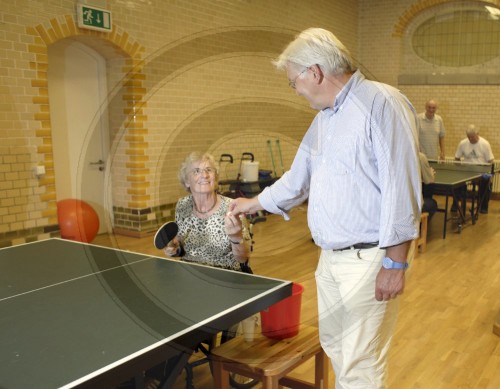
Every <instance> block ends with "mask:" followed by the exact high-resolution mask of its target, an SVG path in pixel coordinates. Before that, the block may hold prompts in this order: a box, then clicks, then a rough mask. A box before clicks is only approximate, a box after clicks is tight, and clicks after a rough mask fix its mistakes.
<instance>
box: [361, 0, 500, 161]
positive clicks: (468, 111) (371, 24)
mask: <svg viewBox="0 0 500 389" xmlns="http://www.w3.org/2000/svg"><path fill="white" fill-rule="evenodd" d="M487 3H490V4H491V5H495V6H497V7H498V6H500V1H498V0H495V1H487V2H483V1H481V2H479V1H466V2H456V1H446V0H418V1H412V0H401V1H393V0H378V1H370V0H361V1H360V2H359V10H360V14H359V15H360V30H359V39H360V41H359V46H358V52H359V53H360V54H359V60H360V62H361V64H362V65H363V66H362V67H365V68H367V70H368V72H367V73H368V75H372V77H373V78H375V79H377V80H379V81H382V82H386V83H388V84H391V85H394V86H396V87H398V86H399V88H400V89H401V90H402V92H403V93H405V94H406V95H407V97H408V98H409V99H410V101H411V102H412V103H413V105H414V106H415V108H416V110H417V111H418V112H423V111H424V105H425V102H426V101H427V100H429V99H435V100H436V101H437V102H438V112H437V113H438V114H439V115H441V116H442V117H443V120H444V123H445V127H446V131H447V135H446V139H445V147H446V155H447V156H450V157H453V156H454V153H455V150H456V147H457V146H458V143H459V141H460V140H462V139H464V138H465V130H466V129H467V126H468V125H469V124H472V123H473V124H475V125H476V127H478V128H479V129H480V135H481V136H483V137H484V138H485V139H487V140H488V141H489V142H490V144H491V146H492V149H493V153H494V154H495V156H496V158H497V159H500V127H499V125H498V123H500V110H499V109H498V107H497V106H498V101H500V88H499V85H498V84H495V85H460V84H459V82H460V77H461V76H462V75H463V74H464V73H465V74H470V75H472V76H475V75H478V76H481V75H484V74H495V75H496V76H497V78H498V75H499V72H500V70H499V69H500V58H497V59H496V60H493V61H489V62H488V63H487V64H484V65H483V64H481V65H478V66H474V67H469V68H466V69H461V68H451V67H436V66H433V65H431V64H429V63H424V61H423V60H422V59H420V58H418V57H417V56H416V55H414V54H413V51H412V48H411V45H410V43H411V40H410V38H411V31H412V28H413V29H414V28H415V27H416V25H418V23H419V22H423V21H424V20H426V18H429V17H431V16H433V15H434V14H435V13H437V12H438V11H439V12H442V11H447V10H449V11H453V10H454V9H463V7H470V6H471V5H476V6H480V7H482V6H484V5H485V4H487ZM405 73H415V74H425V75H429V76H430V75H431V74H433V73H438V74H440V73H444V74H445V75H447V76H448V77H450V78H452V79H453V76H454V75H455V76H456V79H457V81H456V82H457V84H456V85H450V84H448V85H398V77H399V76H400V75H401V74H405Z"/></svg>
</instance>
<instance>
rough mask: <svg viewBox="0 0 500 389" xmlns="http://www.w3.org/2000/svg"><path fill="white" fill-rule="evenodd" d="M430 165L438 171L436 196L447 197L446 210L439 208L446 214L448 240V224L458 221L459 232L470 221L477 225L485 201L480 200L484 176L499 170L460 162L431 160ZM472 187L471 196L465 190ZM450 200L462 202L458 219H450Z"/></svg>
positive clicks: (490, 165)
mask: <svg viewBox="0 0 500 389" xmlns="http://www.w3.org/2000/svg"><path fill="white" fill-rule="evenodd" d="M429 165H430V166H431V167H432V168H433V169H434V170H435V171H436V176H435V181H434V194H437V195H443V196H445V206H444V208H438V211H439V212H443V213H444V222H443V239H445V238H446V226H447V224H448V222H450V221H453V220H457V221H458V223H457V231H458V232H461V231H462V228H463V226H464V225H465V223H466V222H467V221H468V220H469V219H470V220H471V222H472V224H476V221H477V219H478V218H479V209H480V207H481V202H482V200H483V199H481V198H479V196H478V190H477V188H478V187H479V182H480V180H482V176H483V175H484V174H494V173H495V172H497V169H495V168H494V165H493V164H471V163H465V162H459V161H456V162H455V161H435V160H429ZM467 185H469V186H470V187H471V191H470V193H469V196H468V195H467V191H466V190H464V188H466V186H467ZM449 198H451V199H452V200H455V202H456V203H458V201H460V202H461V204H460V205H461V206H459V207H458V209H457V211H458V212H457V217H451V218H450V217H449V216H448V214H449V212H448V204H449V201H448V200H449ZM467 198H470V199H471V207H470V208H469V210H470V218H469V217H467Z"/></svg>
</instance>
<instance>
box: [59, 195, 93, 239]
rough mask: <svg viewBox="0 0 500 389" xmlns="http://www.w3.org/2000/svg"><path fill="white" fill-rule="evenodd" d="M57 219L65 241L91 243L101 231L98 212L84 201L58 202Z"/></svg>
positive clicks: (67, 200)
mask: <svg viewBox="0 0 500 389" xmlns="http://www.w3.org/2000/svg"><path fill="white" fill-rule="evenodd" d="M57 219H58V222H59V228H60V229H61V238H63V239H69V240H76V241H79V242H86V243H89V242H91V241H92V240H93V239H94V238H95V236H96V235H97V232H98V231H99V217H98V216H97V212H96V211H95V210H94V208H92V207H91V206H90V205H89V204H88V203H86V202H85V201H82V200H76V199H66V200H61V201H58V202H57Z"/></svg>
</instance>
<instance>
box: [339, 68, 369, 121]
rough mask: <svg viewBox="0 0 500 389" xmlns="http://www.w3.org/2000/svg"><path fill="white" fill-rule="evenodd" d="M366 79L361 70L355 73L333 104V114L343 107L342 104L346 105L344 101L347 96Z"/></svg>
mask: <svg viewBox="0 0 500 389" xmlns="http://www.w3.org/2000/svg"><path fill="white" fill-rule="evenodd" d="M364 79H365V76H363V74H362V73H361V72H360V71H359V70H356V71H355V72H354V74H353V75H352V76H351V78H350V79H349V81H347V83H346V84H345V85H344V87H343V88H342V89H341V91H340V92H339V94H338V95H337V96H336V97H335V102H334V104H333V113H336V112H337V111H338V110H339V108H340V107H341V106H342V104H344V101H345V99H346V98H347V95H348V94H349V92H350V91H351V89H354V87H355V86H356V85H358V84H359V83H361V82H362V81H363V80H364Z"/></svg>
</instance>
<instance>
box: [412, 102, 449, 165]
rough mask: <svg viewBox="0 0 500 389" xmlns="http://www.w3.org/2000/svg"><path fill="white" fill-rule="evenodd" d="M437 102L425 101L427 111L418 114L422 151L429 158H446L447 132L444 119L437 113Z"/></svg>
mask: <svg viewBox="0 0 500 389" xmlns="http://www.w3.org/2000/svg"><path fill="white" fill-rule="evenodd" d="M437 107H438V106H437V103H436V102H435V101H434V100H429V101H427V102H426V103H425V112H422V113H419V114H418V139H419V142H420V151H421V152H422V153H424V154H425V155H426V156H427V158H428V159H435V160H437V159H441V160H444V157H445V151H444V136H445V134H446V131H445V128H444V123H443V119H442V118H441V116H439V115H438V114H436V111H437Z"/></svg>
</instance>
